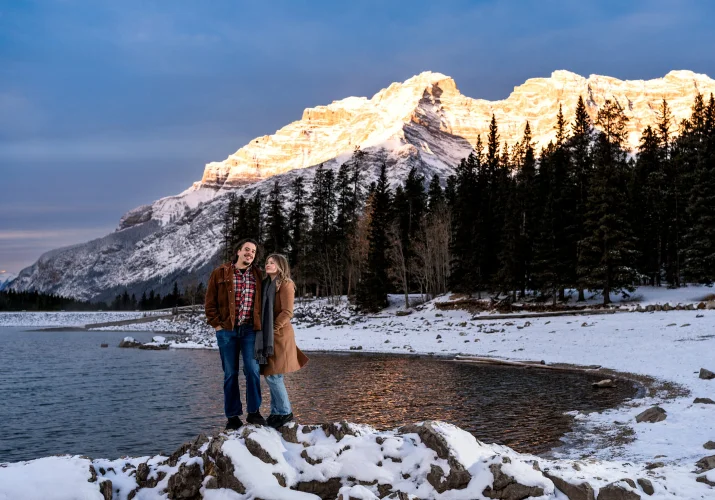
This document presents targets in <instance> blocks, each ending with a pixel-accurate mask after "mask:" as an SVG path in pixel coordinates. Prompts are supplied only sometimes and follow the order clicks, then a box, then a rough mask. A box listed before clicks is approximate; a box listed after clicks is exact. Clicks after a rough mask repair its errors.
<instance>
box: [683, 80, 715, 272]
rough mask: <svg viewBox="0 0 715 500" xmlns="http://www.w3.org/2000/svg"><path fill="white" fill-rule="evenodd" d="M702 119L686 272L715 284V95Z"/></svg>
mask: <svg viewBox="0 0 715 500" xmlns="http://www.w3.org/2000/svg"><path fill="white" fill-rule="evenodd" d="M703 115H704V116H703V119H701V120H700V124H701V125H700V126H701V130H699V131H698V132H697V133H698V135H699V136H700V137H699V139H700V143H699V146H698V151H697V153H698V154H697V162H696V165H695V169H694V175H693V182H692V184H691V186H692V187H691V190H690V197H689V200H688V207H687V215H688V217H689V219H690V221H691V224H690V227H689V229H688V232H687V233H686V235H685V242H686V248H685V250H684V252H683V253H684V262H683V267H684V269H683V271H684V275H685V277H686V278H687V279H688V280H690V281H695V282H698V283H706V284H708V285H710V284H712V283H714V282H715V103H714V99H713V96H712V94H711V95H710V101H709V103H708V105H707V107H706V108H704V113H703Z"/></svg>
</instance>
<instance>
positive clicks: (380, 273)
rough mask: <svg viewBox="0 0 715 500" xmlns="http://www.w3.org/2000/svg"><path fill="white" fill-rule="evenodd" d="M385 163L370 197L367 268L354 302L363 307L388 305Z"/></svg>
mask: <svg viewBox="0 0 715 500" xmlns="http://www.w3.org/2000/svg"><path fill="white" fill-rule="evenodd" d="M386 168H387V167H386V165H385V164H384V163H383V165H382V167H381V168H380V177H379V179H378V182H377V185H376V186H375V191H374V193H373V198H372V213H371V218H370V224H369V227H368V245H369V248H368V255H367V263H366V269H365V271H364V273H363V275H362V277H361V280H360V282H359V283H358V286H357V293H356V297H355V299H356V303H357V305H358V307H359V308H360V309H361V310H363V311H368V312H376V311H379V310H380V309H383V308H384V307H386V306H387V290H388V286H389V282H388V277H387V269H388V268H389V261H388V258H387V245H388V242H387V231H388V227H389V224H390V213H391V210H390V202H391V200H390V198H391V195H390V188H389V186H388V184H387V173H386Z"/></svg>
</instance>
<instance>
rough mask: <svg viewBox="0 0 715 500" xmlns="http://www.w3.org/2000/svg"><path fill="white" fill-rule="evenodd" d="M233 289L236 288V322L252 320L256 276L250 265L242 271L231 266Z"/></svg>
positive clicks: (240, 323) (239, 323)
mask: <svg viewBox="0 0 715 500" xmlns="http://www.w3.org/2000/svg"><path fill="white" fill-rule="evenodd" d="M233 289H234V290H236V324H237V325H243V324H244V323H250V322H252V321H253V318H252V317H251V316H252V314H253V299H254V297H255V296H256V278H255V277H254V276H253V272H252V271H251V266H248V267H247V268H246V269H244V270H243V271H241V270H239V269H238V268H237V267H236V266H234V267H233Z"/></svg>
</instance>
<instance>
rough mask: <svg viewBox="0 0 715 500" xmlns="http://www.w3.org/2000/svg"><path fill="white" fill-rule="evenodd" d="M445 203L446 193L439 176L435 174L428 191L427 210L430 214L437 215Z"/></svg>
mask: <svg viewBox="0 0 715 500" xmlns="http://www.w3.org/2000/svg"><path fill="white" fill-rule="evenodd" d="M444 203H445V199H444V191H443V190H442V185H441V184H440V181H439V176H438V175H437V174H434V175H433V176H432V180H430V183H429V188H428V189H427V210H428V211H429V213H431V214H433V213H437V212H438V211H439V210H440V207H442V206H443V204H444Z"/></svg>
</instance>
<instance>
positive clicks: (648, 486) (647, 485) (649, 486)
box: [637, 477, 655, 496]
mask: <svg viewBox="0 0 715 500" xmlns="http://www.w3.org/2000/svg"><path fill="white" fill-rule="evenodd" d="M637 482H638V486H640V487H641V489H642V490H643V493H645V494H646V495H648V496H650V495H652V494H653V493H655V489H654V488H653V483H651V482H650V480H648V479H644V478H642V477H639V478H638V481H637Z"/></svg>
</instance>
